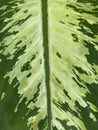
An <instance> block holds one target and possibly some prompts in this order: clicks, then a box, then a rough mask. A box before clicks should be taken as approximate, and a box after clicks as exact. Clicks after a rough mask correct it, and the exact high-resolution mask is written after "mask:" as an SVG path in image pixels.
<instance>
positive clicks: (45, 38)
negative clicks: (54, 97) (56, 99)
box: [41, 0, 52, 130]
mask: <svg viewBox="0 0 98 130" xmlns="http://www.w3.org/2000/svg"><path fill="white" fill-rule="evenodd" d="M41 2H42V28H43V47H44V59H45V63H44V64H45V84H46V91H47V114H48V130H51V118H52V114H51V91H50V69H49V41H48V0H41Z"/></svg>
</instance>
